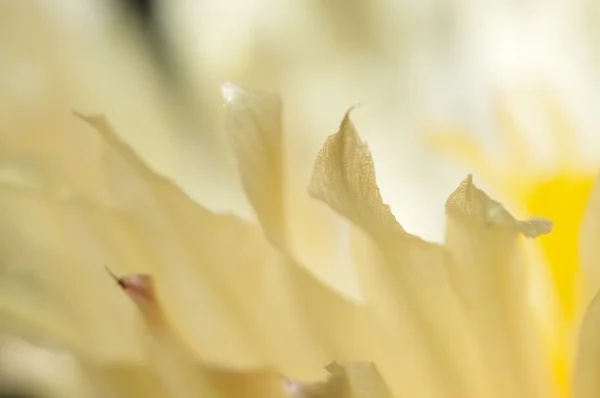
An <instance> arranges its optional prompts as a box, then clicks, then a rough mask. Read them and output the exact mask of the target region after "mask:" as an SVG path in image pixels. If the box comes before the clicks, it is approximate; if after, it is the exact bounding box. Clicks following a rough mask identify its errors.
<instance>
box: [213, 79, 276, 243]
mask: <svg viewBox="0 0 600 398" xmlns="http://www.w3.org/2000/svg"><path fill="white" fill-rule="evenodd" d="M222 92H223V97H224V99H225V103H226V109H227V114H226V117H225V127H226V129H227V132H228V135H229V141H230V143H231V146H232V148H233V151H234V153H235V154H236V157H237V158H238V161H239V172H240V176H241V178H242V183H243V184H244V189H245V190H246V193H247V195H248V199H249V200H250V202H251V203H252V206H253V207H254V209H255V211H256V214H257V216H258V217H259V220H260V222H261V224H262V226H263V228H264V229H265V233H266V235H267V237H269V238H270V239H272V240H273V241H274V244H275V245H277V246H279V247H284V246H285V245H286V231H285V221H284V217H285V214H284V213H285V209H284V206H285V203H284V199H283V195H284V180H283V173H284V162H283V136H282V131H281V100H280V98H279V95H276V94H270V93H266V92H260V91H251V90H247V89H244V88H242V87H239V86H236V85H234V84H231V83H225V84H224V85H223V87H222Z"/></svg>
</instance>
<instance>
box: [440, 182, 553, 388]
mask: <svg viewBox="0 0 600 398" xmlns="http://www.w3.org/2000/svg"><path fill="white" fill-rule="evenodd" d="M446 213H447V216H448V222H447V232H446V246H447V247H448V250H449V251H450V252H451V254H452V255H453V258H454V260H455V261H454V262H452V263H451V267H450V268H449V270H450V277H451V280H452V282H453V285H454V287H455V289H456V291H457V293H458V294H459V296H460V297H461V300H462V303H463V305H464V307H465V309H466V310H467V313H468V317H469V322H470V324H471V325H472V327H473V330H474V331H475V332H476V336H477V341H478V342H479V343H480V344H481V347H480V348H481V351H482V353H483V355H484V356H485V358H486V365H485V366H487V367H488V368H487V373H488V374H489V375H490V376H491V377H492V386H493V388H494V391H497V392H498V394H499V396H504V397H522V396H530V397H534V396H540V397H541V396H544V397H547V396H549V394H550V392H549V391H548V390H547V389H548V385H549V379H548V371H549V369H546V367H544V366H540V364H543V363H548V361H547V359H546V358H544V357H543V356H542V354H541V347H540V343H539V334H537V333H536V331H535V324H534V322H533V317H532V313H531V309H530V307H529V305H528V301H527V298H528V295H527V280H526V268H525V263H524V260H523V253H522V252H521V249H520V242H519V240H518V238H519V235H525V236H527V237H536V236H538V235H540V234H545V233H548V232H550V230H551V228H552V222H551V221H550V220H547V219H544V218H534V219H531V220H526V221H519V220H516V219H515V218H514V217H513V216H512V215H511V214H510V213H508V211H507V210H506V209H504V207H503V206H502V205H501V204H500V203H498V202H496V201H494V200H493V199H490V198H489V197H488V196H487V195H486V194H485V193H484V192H483V191H481V190H479V189H477V188H476V187H475V185H474V184H473V182H472V178H471V176H468V177H467V178H466V179H465V180H464V181H463V182H462V183H461V185H460V186H459V187H458V188H457V190H456V191H455V192H454V193H453V194H452V195H450V197H449V199H448V201H447V203H446Z"/></svg>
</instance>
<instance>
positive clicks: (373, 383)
mask: <svg viewBox="0 0 600 398" xmlns="http://www.w3.org/2000/svg"><path fill="white" fill-rule="evenodd" d="M327 370H328V371H329V373H330V375H329V378H328V379H327V380H326V381H324V382H320V383H312V384H308V383H299V382H296V381H293V380H288V381H287V383H286V384H287V391H288V394H289V396H290V398H344V397H354V398H390V397H391V396H392V395H391V394H390V392H389V390H388V388H387V386H386V384H385V381H384V380H383V379H382V378H381V376H380V375H379V372H378V371H377V369H376V367H375V366H374V365H373V364H372V363H368V362H343V363H340V362H334V363H331V364H329V365H328V366H327Z"/></svg>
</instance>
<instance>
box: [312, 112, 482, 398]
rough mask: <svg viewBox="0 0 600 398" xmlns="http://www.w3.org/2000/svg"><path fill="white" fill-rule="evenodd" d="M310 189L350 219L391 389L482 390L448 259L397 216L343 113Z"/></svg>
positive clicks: (422, 393) (418, 393)
mask: <svg viewBox="0 0 600 398" xmlns="http://www.w3.org/2000/svg"><path fill="white" fill-rule="evenodd" d="M309 193H310V194H311V195H312V196H313V197H315V198H316V199H319V200H321V201H323V202H325V203H326V204H328V205H329V206H330V207H331V208H332V209H334V210H335V211H337V212H338V213H339V214H341V215H342V216H344V217H345V218H346V219H347V220H349V221H350V222H351V223H352V224H353V225H354V226H355V228H353V233H352V236H353V239H352V242H351V246H352V249H353V252H354V253H353V254H354V257H355V261H356V263H357V266H358V267H359V277H360V280H361V283H362V288H363V291H364V295H365V300H366V303H367V304H366V305H367V311H368V313H369V316H370V318H371V322H372V323H373V325H374V327H375V328H376V329H377V333H378V335H377V336H378V346H377V347H376V349H375V350H374V352H373V358H372V359H373V360H374V362H375V363H376V364H377V366H378V368H379V369H380V370H381V372H382V374H383V376H384V378H385V380H386V382H387V383H388V384H389V385H390V388H391V389H392V391H393V393H394V395H395V396H410V397H477V396H483V395H485V392H486V389H485V380H484V378H483V377H482V374H481V366H480V358H479V357H478V355H477V352H476V351H475V348H476V347H475V346H474V343H473V339H472V335H471V333H470V331H469V330H468V327H467V325H466V322H465V320H466V318H465V317H464V314H463V311H462V309H461V308H460V305H459V302H458V300H457V298H456V296H455V295H454V293H453V291H452V289H451V286H450V284H449V282H448V280H447V275H446V269H445V267H446V262H447V261H448V260H449V259H448V257H447V255H446V253H445V252H444V250H443V249H442V248H441V247H440V246H438V245H434V244H430V243H427V242H424V241H422V240H420V239H418V238H416V237H414V236H411V235H409V234H408V233H406V232H405V231H404V230H403V229H402V227H401V226H400V225H399V224H398V223H397V222H396V219H395V217H394V216H393V214H392V213H391V211H390V208H389V206H387V205H385V204H384V203H383V200H382V198H381V195H380V192H379V188H378V187H377V184H376V179H375V170H374V165H373V159H372V157H371V154H370V152H369V149H368V147H367V145H366V144H364V143H363V142H362V141H361V140H360V138H359V136H358V134H357V132H356V130H355V128H354V126H353V124H352V122H351V121H350V119H349V114H348V113H347V114H346V115H345V117H344V119H343V121H342V123H341V126H340V128H339V131H338V132H337V133H336V134H334V135H332V136H330V137H329V138H328V139H327V142H326V143H325V145H324V146H323V148H322V150H321V151H320V153H319V156H318V158H317V161H316V163H315V168H314V174H313V177H312V180H311V183H310V186H309ZM370 359H371V358H370Z"/></svg>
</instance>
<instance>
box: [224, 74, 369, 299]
mask: <svg viewBox="0 0 600 398" xmlns="http://www.w3.org/2000/svg"><path fill="white" fill-rule="evenodd" d="M221 91H222V95H223V99H224V105H225V109H226V115H225V126H226V130H227V135H228V138H229V142H230V144H231V147H232V149H233V152H234V155H235V157H236V158H237V162H238V170H239V174H240V176H241V179H242V183H243V186H244V189H245V191H246V195H247V197H248V200H249V201H250V202H251V204H252V206H253V207H254V209H255V212H256V214H257V216H258V218H259V220H260V222H261V224H262V226H263V229H264V230H265V234H266V235H267V237H268V238H269V240H271V242H273V243H274V244H275V245H276V246H277V247H279V248H280V249H283V248H285V250H286V251H287V252H288V253H289V254H290V255H291V256H292V257H293V258H294V259H296V260H297V261H298V262H300V263H301V264H302V266H303V267H306V268H307V269H309V270H310V271H311V272H312V273H314V274H315V275H316V276H318V277H319V278H320V279H321V280H325V281H326V282H327V283H328V284H329V285H332V286H335V288H336V289H337V290H339V291H341V292H343V294H345V295H348V296H349V297H352V298H354V299H357V298H360V293H359V292H357V290H358V289H357V288H356V285H357V283H356V281H355V270H354V269H353V268H352V264H351V263H350V262H349V261H348V257H347V256H345V254H346V252H347V249H346V247H345V245H344V243H345V242H344V240H343V239H340V236H343V233H341V231H340V230H341V229H343V228H344V225H342V222H341V220H340V219H339V217H337V216H336V215H334V214H331V213H330V212H329V213H328V212H327V209H323V207H322V206H321V205H320V204H319V203H316V202H315V201H314V200H312V199H311V198H310V197H309V196H308V195H307V194H306V187H305V183H304V178H301V177H300V175H301V174H303V173H302V170H303V169H304V167H305V166H304V164H301V163H302V162H300V161H299V160H298V159H295V158H294V156H291V154H292V153H291V152H292V151H295V150H296V148H294V147H293V145H294V143H296V144H297V143H298V141H300V142H301V141H302V140H303V138H302V139H300V140H294V138H293V137H289V136H287V137H286V136H285V135H284V132H283V125H282V104H281V100H280V97H279V96H278V95H277V94H274V93H270V92H266V91H261V90H253V89H250V88H248V87H244V86H239V85H235V84H232V83H230V82H227V83H224V84H223V85H222V86H221ZM303 160H304V159H303ZM311 161H312V159H311ZM317 225H318V228H316V227H315V226H317Z"/></svg>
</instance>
